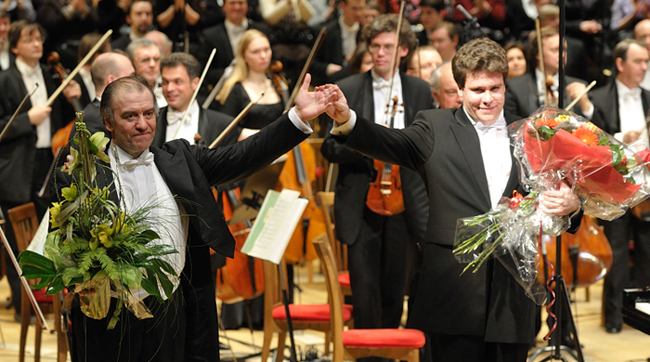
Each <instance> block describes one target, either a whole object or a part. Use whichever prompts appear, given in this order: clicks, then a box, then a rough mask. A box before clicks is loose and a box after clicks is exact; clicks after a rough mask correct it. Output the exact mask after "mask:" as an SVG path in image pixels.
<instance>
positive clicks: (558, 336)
mask: <svg viewBox="0 0 650 362" xmlns="http://www.w3.org/2000/svg"><path fill="white" fill-rule="evenodd" d="M555 247H556V254H555V270H557V273H556V274H555V276H553V281H554V282H555V304H554V305H553V312H554V313H555V319H556V321H557V327H556V329H555V331H554V332H553V333H554V334H555V335H554V336H553V337H552V338H551V342H550V343H549V345H548V346H546V347H542V348H539V349H537V350H536V351H535V352H534V353H533V354H532V355H531V356H530V359H529V362H532V361H534V360H535V358H537V357H538V356H539V355H540V354H541V353H545V352H551V354H550V355H549V356H548V357H546V358H544V359H543V360H542V361H541V362H545V361H565V362H566V359H565V358H564V356H562V351H566V352H568V353H569V354H570V355H571V356H572V357H573V358H574V359H576V360H578V361H579V362H584V360H585V358H584V356H583V354H582V346H581V345H580V340H579V339H578V331H577V330H576V325H575V321H574V319H573V314H572V313H571V308H570V306H571V300H570V299H569V293H568V292H567V286H566V283H565V281H564V277H562V273H561V270H562V235H560V236H558V237H557V238H556V241H555ZM544 259H546V255H544ZM544 274H547V272H546V270H545V272H544ZM563 312H565V313H567V318H568V320H569V327H570V329H571V330H570V332H571V333H572V334H573V340H574V342H575V350H573V349H571V348H569V347H567V346H563V345H562V324H563V323H562V313H563Z"/></svg>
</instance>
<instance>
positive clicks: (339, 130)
mask: <svg viewBox="0 0 650 362" xmlns="http://www.w3.org/2000/svg"><path fill="white" fill-rule="evenodd" d="M356 124H357V113H356V112H355V111H354V110H352V109H351V110H350V119H349V120H348V121H347V122H345V123H343V124H341V125H340V124H338V123H337V122H336V121H334V125H333V126H332V131H330V133H331V134H333V135H335V136H347V135H349V134H350V132H352V129H353V128H354V126H355V125H356Z"/></svg>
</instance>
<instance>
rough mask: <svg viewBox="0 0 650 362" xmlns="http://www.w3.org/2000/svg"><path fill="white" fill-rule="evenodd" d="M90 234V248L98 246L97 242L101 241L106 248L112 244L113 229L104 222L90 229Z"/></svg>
mask: <svg viewBox="0 0 650 362" xmlns="http://www.w3.org/2000/svg"><path fill="white" fill-rule="evenodd" d="M90 235H92V238H91V239H90V248H91V249H95V248H96V247H97V246H99V244H98V242H99V243H102V245H104V247H106V248H110V247H111V246H113V238H112V235H113V230H112V229H111V228H110V227H108V225H106V224H101V225H97V227H95V229H93V230H91V231H90ZM93 245H94V247H93Z"/></svg>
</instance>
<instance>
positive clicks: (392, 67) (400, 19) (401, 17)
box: [386, 0, 406, 128]
mask: <svg viewBox="0 0 650 362" xmlns="http://www.w3.org/2000/svg"><path fill="white" fill-rule="evenodd" d="M405 5H406V1H404V0H401V1H400V5H399V17H398V18H397V28H396V29H395V34H396V35H397V37H396V39H395V44H393V56H392V57H391V58H390V71H391V76H390V87H389V88H388V104H386V113H388V112H389V109H390V98H391V97H390V95H391V94H393V83H394V82H395V73H393V72H394V71H395V63H397V48H399V42H400V38H401V36H400V35H401V34H402V23H403V22H404V6H405ZM390 127H391V128H393V125H392V124H391V125H390Z"/></svg>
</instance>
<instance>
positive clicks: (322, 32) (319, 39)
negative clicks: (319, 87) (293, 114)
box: [284, 27, 327, 112]
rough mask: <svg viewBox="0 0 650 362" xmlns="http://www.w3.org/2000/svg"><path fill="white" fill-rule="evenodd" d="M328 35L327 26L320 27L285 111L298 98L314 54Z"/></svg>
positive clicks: (285, 110)
mask: <svg viewBox="0 0 650 362" xmlns="http://www.w3.org/2000/svg"><path fill="white" fill-rule="evenodd" d="M326 35H327V30H326V29H325V27H322V28H321V29H320V33H318V37H317V38H316V42H315V43H314V46H313V47H312V48H311V51H310V52H309V56H308V57H307V61H306V62H305V66H304V67H302V72H300V76H299V77H298V80H297V81H296V83H295V86H294V87H293V91H292V92H291V97H289V100H288V101H287V103H286V104H285V105H284V112H287V111H288V110H289V108H291V106H292V105H293V101H294V100H295V99H296V96H297V95H298V91H299V90H300V86H301V85H302V82H303V80H304V79H305V74H307V70H309V68H310V67H311V63H312V62H313V61H314V56H315V55H316V52H317V51H318V49H319V48H320V46H321V45H322V44H323V39H325V36H326Z"/></svg>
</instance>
